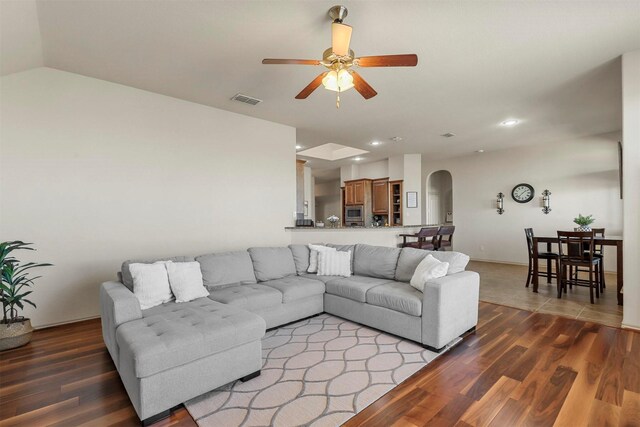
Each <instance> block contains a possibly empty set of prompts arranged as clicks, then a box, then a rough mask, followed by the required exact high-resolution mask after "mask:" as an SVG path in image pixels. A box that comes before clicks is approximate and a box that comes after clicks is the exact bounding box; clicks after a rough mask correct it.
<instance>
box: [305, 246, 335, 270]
mask: <svg viewBox="0 0 640 427" xmlns="http://www.w3.org/2000/svg"><path fill="white" fill-rule="evenodd" d="M326 251H329V252H336V248H330V247H329V246H321V245H312V244H310V245H309V268H308V269H307V273H316V272H317V271H318V252H326Z"/></svg>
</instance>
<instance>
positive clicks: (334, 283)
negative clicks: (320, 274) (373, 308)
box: [327, 276, 392, 302]
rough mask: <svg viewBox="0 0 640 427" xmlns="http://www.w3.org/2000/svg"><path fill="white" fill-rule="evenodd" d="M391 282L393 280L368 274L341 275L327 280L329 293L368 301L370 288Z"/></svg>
mask: <svg viewBox="0 0 640 427" xmlns="http://www.w3.org/2000/svg"><path fill="white" fill-rule="evenodd" d="M389 282H392V280H387V279H377V278H375V277H366V276H351V277H340V278H338V279H334V280H330V281H328V282H327V293H328V294H332V295H337V296H339V297H344V298H349V299H351V300H354V301H359V302H367V291H369V289H371V288H373V287H376V286H380V285H384V284H385V283H389Z"/></svg>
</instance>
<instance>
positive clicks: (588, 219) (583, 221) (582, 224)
mask: <svg viewBox="0 0 640 427" xmlns="http://www.w3.org/2000/svg"><path fill="white" fill-rule="evenodd" d="M594 221H595V219H594V218H593V215H588V216H582V214H578V217H577V218H574V219H573V222H575V223H576V224H578V226H579V227H576V228H574V229H573V230H574V231H591V227H590V225H591V224H593V223H594Z"/></svg>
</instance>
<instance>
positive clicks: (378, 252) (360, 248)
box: [353, 244, 400, 280]
mask: <svg viewBox="0 0 640 427" xmlns="http://www.w3.org/2000/svg"><path fill="white" fill-rule="evenodd" d="M399 256H400V249H399V248H389V247H386V246H371V245H361V244H358V245H356V247H355V252H354V260H353V274H356V275H358V276H369V277H378V278H380V279H389V280H393V279H394V278H395V275H396V266H397V264H398V257H399Z"/></svg>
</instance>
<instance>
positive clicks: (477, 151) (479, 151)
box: [476, 150, 484, 153]
mask: <svg viewBox="0 0 640 427" xmlns="http://www.w3.org/2000/svg"><path fill="white" fill-rule="evenodd" d="M476 153H484V150H476Z"/></svg>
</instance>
